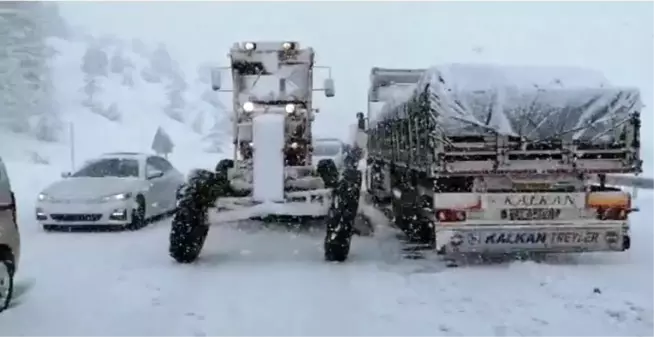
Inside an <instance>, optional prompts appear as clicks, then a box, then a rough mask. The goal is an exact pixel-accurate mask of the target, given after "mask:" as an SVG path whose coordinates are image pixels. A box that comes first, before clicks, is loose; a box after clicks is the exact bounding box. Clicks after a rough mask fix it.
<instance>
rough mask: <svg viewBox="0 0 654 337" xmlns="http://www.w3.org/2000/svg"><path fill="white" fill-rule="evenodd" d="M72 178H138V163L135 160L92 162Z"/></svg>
mask: <svg viewBox="0 0 654 337" xmlns="http://www.w3.org/2000/svg"><path fill="white" fill-rule="evenodd" d="M72 176H73V177H91V178H102V177H119V178H127V177H138V176H139V163H138V161H136V160H135V159H122V158H111V159H102V160H98V161H94V162H92V163H90V164H88V165H86V166H84V168H82V169H81V170H79V171H77V172H75V174H73V175H72Z"/></svg>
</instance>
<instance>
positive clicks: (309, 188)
mask: <svg viewBox="0 0 654 337" xmlns="http://www.w3.org/2000/svg"><path fill="white" fill-rule="evenodd" d="M227 56H228V58H229V66H227V67H223V68H216V69H213V70H212V72H211V87H212V89H213V90H214V91H225V92H230V93H231V94H232V104H233V107H232V113H233V118H232V121H233V144H234V153H233V157H232V158H231V159H223V160H221V161H220V162H219V163H218V165H216V171H215V172H208V171H202V170H199V171H200V172H196V173H194V174H192V175H191V176H190V177H189V181H188V183H187V188H186V189H184V191H182V192H181V193H180V196H179V199H178V204H179V207H178V208H179V210H178V211H177V212H176V214H175V218H174V219H173V233H172V234H171V246H170V254H171V256H173V258H174V259H175V260H177V261H178V262H190V261H192V260H194V259H195V258H197V256H198V254H199V252H200V251H199V249H200V248H201V246H202V243H203V240H204V239H203V237H206V231H207V230H208V224H207V221H208V220H207V217H208V215H207V214H208V213H207V212H208V210H209V208H213V209H215V210H216V213H217V214H218V218H219V219H220V222H232V221H237V220H249V219H254V220H269V219H272V221H274V222H277V221H276V219H285V221H284V222H291V223H295V222H296V220H299V221H300V222H301V223H304V220H306V219H307V218H309V219H320V218H325V217H326V216H327V215H328V214H329V210H330V209H331V208H332V207H333V202H332V190H333V188H334V187H335V184H336V183H337V182H338V177H339V171H338V169H337V167H336V165H335V163H334V161H333V160H331V159H322V160H320V161H319V162H318V163H316V164H317V165H315V167H314V165H312V164H313V163H312V157H313V156H312V146H311V144H312V138H313V136H312V130H311V126H312V122H313V120H314V114H315V113H316V111H317V110H316V109H314V107H313V92H314V91H323V92H324V94H325V96H327V97H333V96H334V94H335V91H334V83H333V80H332V79H331V70H329V68H328V67H317V66H316V65H315V52H314V50H313V49H312V48H303V47H301V46H300V43H298V42H296V41H246V42H240V43H235V44H234V45H233V46H232V47H231V48H230V50H229V54H228V55H227ZM317 68H327V69H328V70H329V72H328V74H327V76H326V78H325V79H324V81H323V86H322V88H314V82H316V81H315V78H314V77H315V76H316V75H317V72H316V71H315V70H316V69H317ZM222 73H229V74H230V75H231V88H228V89H226V88H224V87H223V83H222ZM198 213H199V214H204V215H205V216H204V217H197V216H195V215H193V214H198ZM287 220H288V221H287ZM185 223H186V224H190V225H189V226H186V227H189V228H191V229H187V228H186V227H185V226H184V224H185ZM205 227H206V228H207V229H202V228H205ZM198 228H199V229H198ZM192 230H196V231H199V237H200V238H198V237H196V238H193V237H191V236H192V235H191V234H189V232H188V231H192ZM189 235H191V236H189ZM194 247H195V248H194ZM190 248H191V249H190ZM189 249H190V252H189Z"/></svg>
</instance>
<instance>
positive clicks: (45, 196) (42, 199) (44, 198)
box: [38, 193, 50, 201]
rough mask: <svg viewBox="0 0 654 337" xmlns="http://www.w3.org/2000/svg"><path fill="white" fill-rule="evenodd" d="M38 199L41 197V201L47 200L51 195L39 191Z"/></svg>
mask: <svg viewBox="0 0 654 337" xmlns="http://www.w3.org/2000/svg"><path fill="white" fill-rule="evenodd" d="M38 199H39V201H45V200H49V199H50V196H48V195H47V194H45V193H39V196H38Z"/></svg>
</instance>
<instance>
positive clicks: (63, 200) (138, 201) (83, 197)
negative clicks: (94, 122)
mask: <svg viewBox="0 0 654 337" xmlns="http://www.w3.org/2000/svg"><path fill="white" fill-rule="evenodd" d="M62 177H63V178H64V179H62V180H60V181H57V182H55V183H53V184H51V185H50V186H48V187H47V188H46V189H45V190H43V192H41V193H40V194H39V196H38V200H37V204H36V220H37V221H38V222H39V223H40V224H41V225H42V226H43V228H44V229H45V230H54V229H60V228H69V229H70V228H75V227H78V228H79V227H84V228H89V229H90V228H91V227H97V228H106V229H109V228H112V227H120V228H126V229H138V228H140V227H143V226H144V225H145V224H146V220H147V219H149V218H152V217H155V216H158V215H163V214H165V213H170V212H172V211H174V210H175V208H176V192H177V189H178V188H179V187H180V186H181V185H182V184H183V183H184V176H183V175H182V174H181V173H180V172H179V171H177V170H176V169H175V168H174V167H173V166H172V165H171V164H170V162H168V161H167V160H166V159H164V158H162V157H159V156H153V155H148V154H142V153H110V154H105V155H103V156H101V157H100V158H97V159H94V160H90V161H88V162H86V163H85V164H84V166H83V167H82V168H81V169H80V170H79V171H77V172H75V173H72V174H69V173H64V174H62Z"/></svg>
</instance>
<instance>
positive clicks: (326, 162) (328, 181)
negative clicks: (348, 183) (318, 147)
mask: <svg viewBox="0 0 654 337" xmlns="http://www.w3.org/2000/svg"><path fill="white" fill-rule="evenodd" d="M316 171H317V172H318V176H320V178H322V180H323V182H324V183H325V187H326V188H336V186H338V168H337V167H336V163H334V161H333V160H331V159H322V160H320V161H319V162H318V166H317V169H316Z"/></svg>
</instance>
